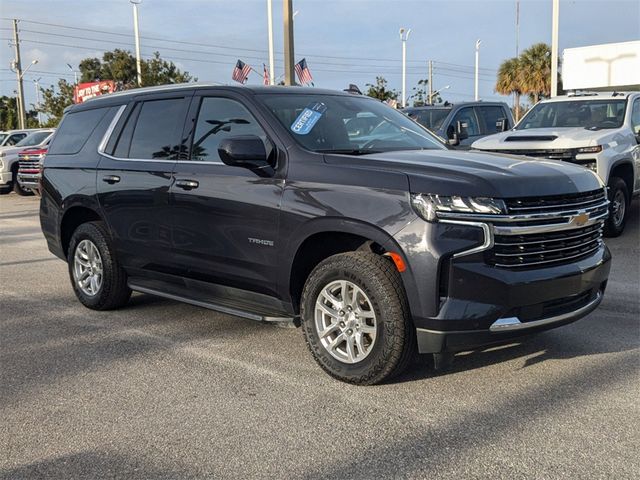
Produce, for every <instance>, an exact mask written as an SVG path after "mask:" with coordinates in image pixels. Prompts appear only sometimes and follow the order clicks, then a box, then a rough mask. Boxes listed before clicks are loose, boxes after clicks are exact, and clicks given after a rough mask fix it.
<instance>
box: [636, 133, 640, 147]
mask: <svg viewBox="0 0 640 480" xmlns="http://www.w3.org/2000/svg"><path fill="white" fill-rule="evenodd" d="M636 142H637V143H638V145H640V132H638V133H636Z"/></svg>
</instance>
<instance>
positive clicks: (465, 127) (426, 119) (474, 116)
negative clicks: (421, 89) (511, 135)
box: [402, 101, 514, 149]
mask: <svg viewBox="0 0 640 480" xmlns="http://www.w3.org/2000/svg"><path fill="white" fill-rule="evenodd" d="M402 111H403V112H404V113H406V114H407V115H409V116H410V117H411V118H413V119H414V120H415V121H416V122H418V123H419V124H420V125H422V126H424V127H426V128H428V129H429V130H431V131H432V132H433V133H435V134H436V135H438V136H439V137H440V138H442V139H444V140H445V141H446V142H447V143H448V144H449V145H450V146H452V147H455V148H460V149H468V148H469V147H470V146H471V144H472V143H473V142H474V141H476V140H478V139H479V138H483V137H486V136H487V135H492V134H494V133H496V132H504V131H505V130H509V129H510V128H512V127H513V125H514V121H513V115H512V114H511V109H510V108H509V106H508V105H507V104H506V103H504V102H484V101H481V102H463V103H456V104H452V103H448V102H447V103H444V104H442V105H427V106H424V107H411V108H405V109H404V110H402Z"/></svg>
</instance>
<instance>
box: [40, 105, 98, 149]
mask: <svg viewBox="0 0 640 480" xmlns="http://www.w3.org/2000/svg"><path fill="white" fill-rule="evenodd" d="M109 108H110V107H103V108H94V109H92V110H82V111H80V112H70V113H68V114H66V115H65V116H64V118H63V119H62V122H61V123H60V126H59V127H58V131H57V133H56V135H55V137H54V138H53V142H52V143H51V146H50V147H49V154H50V155H73V154H75V153H78V152H79V151H80V150H82V147H84V144H85V143H87V140H88V139H89V137H90V136H91V134H92V133H93V132H94V130H95V129H96V127H97V126H98V124H99V123H100V121H101V120H102V119H103V118H104V116H105V115H106V114H107V112H108V111H109Z"/></svg>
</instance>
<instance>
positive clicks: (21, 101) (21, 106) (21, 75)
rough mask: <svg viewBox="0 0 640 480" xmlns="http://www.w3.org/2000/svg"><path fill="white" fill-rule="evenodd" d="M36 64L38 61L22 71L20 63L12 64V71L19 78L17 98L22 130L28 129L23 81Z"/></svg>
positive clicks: (32, 62)
mask: <svg viewBox="0 0 640 480" xmlns="http://www.w3.org/2000/svg"><path fill="white" fill-rule="evenodd" d="M36 63H38V60H32V61H31V63H30V64H29V65H27V68H25V69H24V70H20V63H19V62H17V61H15V60H14V61H13V62H11V69H12V70H13V71H14V72H15V73H16V75H17V77H18V96H17V97H16V103H17V107H18V121H19V125H20V128H25V127H26V125H25V115H26V113H25V110H26V109H25V105H24V89H23V88H22V79H23V78H24V75H25V73H27V72H28V71H29V69H30V68H31V67H33V66H34V65H35V64H36Z"/></svg>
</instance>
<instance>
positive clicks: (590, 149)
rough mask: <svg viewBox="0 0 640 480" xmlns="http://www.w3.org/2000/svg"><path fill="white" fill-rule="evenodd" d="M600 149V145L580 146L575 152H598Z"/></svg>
mask: <svg viewBox="0 0 640 480" xmlns="http://www.w3.org/2000/svg"><path fill="white" fill-rule="evenodd" d="M601 151H602V145H595V146H593V147H581V148H579V149H578V151H577V153H600V152H601Z"/></svg>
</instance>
